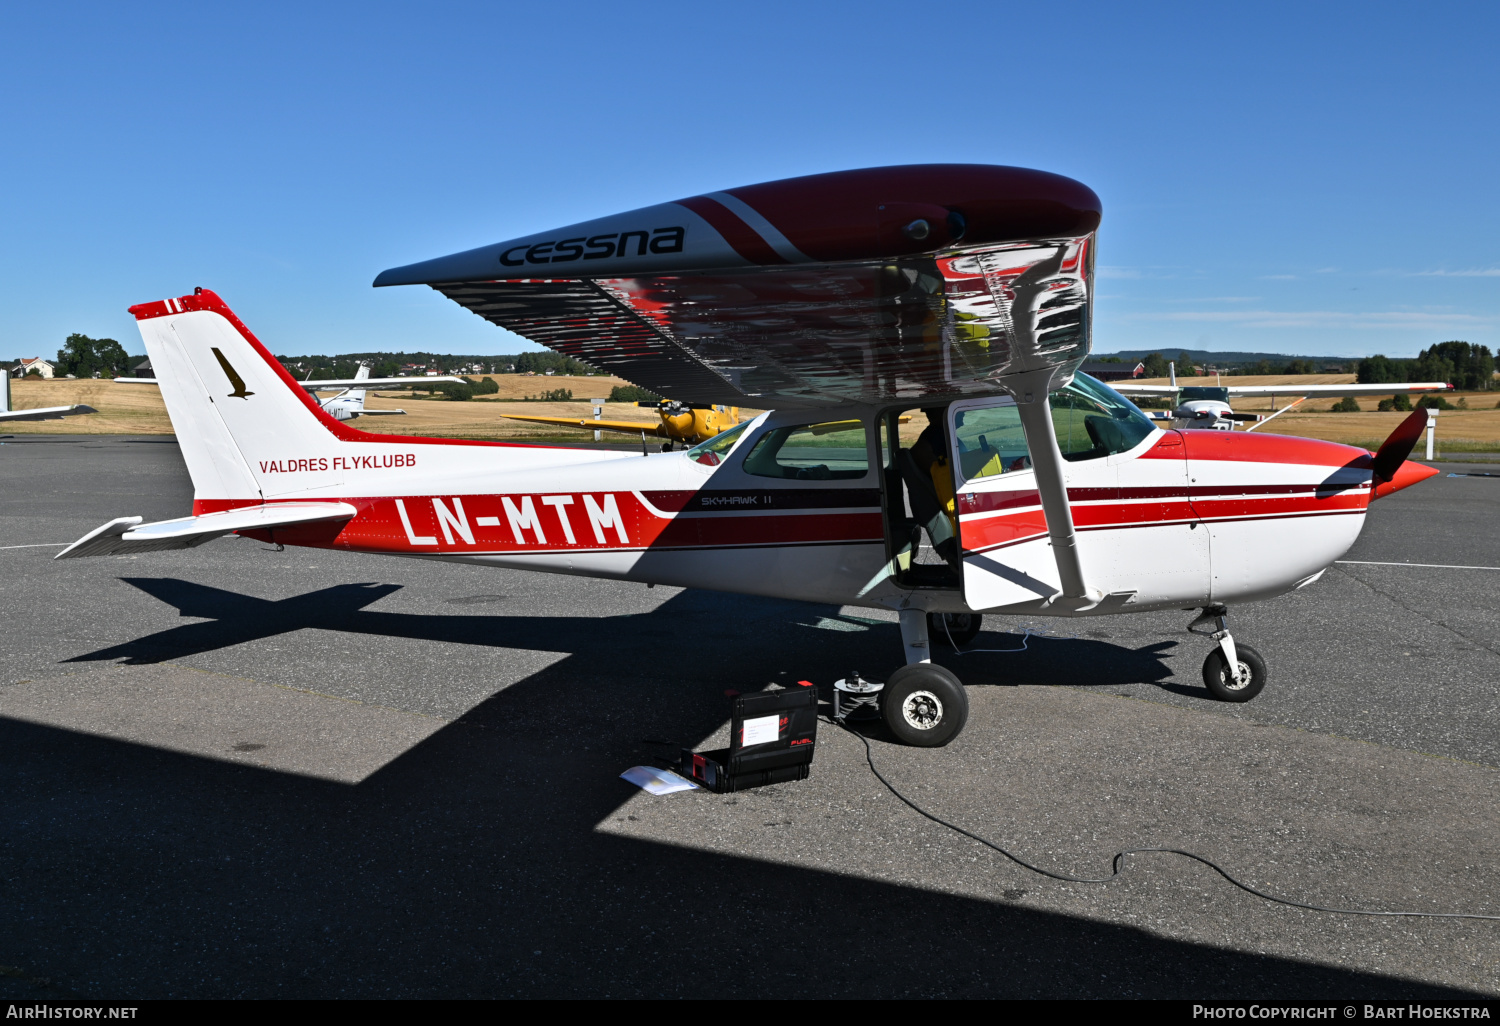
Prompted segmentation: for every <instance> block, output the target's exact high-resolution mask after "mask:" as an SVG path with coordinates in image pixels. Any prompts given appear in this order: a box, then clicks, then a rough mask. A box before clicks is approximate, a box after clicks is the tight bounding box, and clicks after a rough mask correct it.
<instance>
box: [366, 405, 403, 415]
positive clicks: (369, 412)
mask: <svg viewBox="0 0 1500 1026" xmlns="http://www.w3.org/2000/svg"><path fill="white" fill-rule="evenodd" d="M397 414H400V415H401V416H403V417H404V416H406V411H405V410H372V409H370V408H369V407H366V408H365V409H363V410H361V411H360V414H359V415H360V416H361V417H394V416H396V415H397Z"/></svg>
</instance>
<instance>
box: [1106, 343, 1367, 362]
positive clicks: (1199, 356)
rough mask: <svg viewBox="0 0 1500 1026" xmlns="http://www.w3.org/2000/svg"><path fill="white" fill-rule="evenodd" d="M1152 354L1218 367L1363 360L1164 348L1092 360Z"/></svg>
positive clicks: (1289, 354) (1136, 350) (1129, 357)
mask: <svg viewBox="0 0 1500 1026" xmlns="http://www.w3.org/2000/svg"><path fill="white" fill-rule="evenodd" d="M1152 353H1160V354H1161V355H1162V357H1163V358H1165V359H1168V360H1175V359H1177V355H1178V354H1179V353H1187V354H1188V357H1189V358H1190V359H1191V360H1192V361H1193V362H1194V363H1213V364H1218V365H1227V364H1240V363H1259V362H1260V361H1261V360H1271V361H1272V362H1275V363H1286V362H1287V361H1289V360H1306V361H1307V362H1309V363H1348V362H1350V361H1353V360H1362V359H1364V357H1362V356H1298V355H1297V354H1295V353H1240V352H1229V353H1214V352H1210V351H1208V350H1206V349H1182V348H1174V347H1164V348H1161V349H1121V350H1120V351H1119V352H1114V353H1100V352H1094V353H1090V354H1089V356H1090V358H1092V359H1095V360H1098V359H1102V358H1103V357H1106V356H1118V357H1120V358H1121V359H1125V360H1144V359H1145V358H1146V357H1148V356H1150V355H1151V354H1152Z"/></svg>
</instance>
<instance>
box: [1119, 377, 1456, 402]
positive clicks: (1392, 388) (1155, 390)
mask: <svg viewBox="0 0 1500 1026" xmlns="http://www.w3.org/2000/svg"><path fill="white" fill-rule="evenodd" d="M1109 387H1110V388H1113V389H1114V390H1115V391H1116V392H1119V393H1120V394H1121V395H1126V396H1130V395H1134V396H1141V397H1142V398H1152V397H1155V396H1173V395H1176V394H1177V393H1178V392H1180V391H1182V389H1183V387H1184V386H1181V385H1132V384H1131V383H1130V382H1128V381H1111V382H1110V383H1109ZM1186 387H1193V386H1186ZM1207 387H1209V388H1223V389H1226V390H1227V391H1228V392H1229V398H1231V399H1236V398H1238V399H1252V398H1256V397H1265V396H1292V395H1305V396H1309V397H1312V398H1318V397H1327V398H1330V399H1331V398H1335V397H1338V396H1346V395H1352V396H1361V395H1399V394H1401V393H1403V392H1404V393H1407V394H1416V393H1417V392H1451V391H1452V390H1453V386H1452V385H1448V384H1444V383H1443V382H1441V381H1423V382H1419V383H1416V384H1409V383H1401V384H1385V385H1209V386H1207Z"/></svg>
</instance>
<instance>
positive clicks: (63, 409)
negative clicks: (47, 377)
mask: <svg viewBox="0 0 1500 1026" xmlns="http://www.w3.org/2000/svg"><path fill="white" fill-rule="evenodd" d="M98 412H99V411H98V410H96V409H94V408H93V407H92V406H43V407H40V408H38V409H35V410H10V411H8V412H6V413H0V421H6V422H14V421H18V420H62V419H63V418H64V417H77V416H79V415H81V414H84V413H98Z"/></svg>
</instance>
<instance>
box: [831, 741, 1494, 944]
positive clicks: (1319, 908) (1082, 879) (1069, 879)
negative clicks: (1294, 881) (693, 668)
mask: <svg viewBox="0 0 1500 1026" xmlns="http://www.w3.org/2000/svg"><path fill="white" fill-rule="evenodd" d="M829 722H833V723H835V724H836V725H837V726H840V727H843V728H844V729H845V730H846V731H848V732H849V733H851V734H853V735H854V736H855V737H857V738H859V739H860V740H861V741H862V742H864V746H865V762H866V763H867V764H868V765H869V767H870V772H871V773H873V774H875V779H876V780H879V781H880V782H881V783H882V784H884V785H885V788H886V790H887V791H889V792H891V794H893V795H895V796H896V797H897V798H899V799H900V800H901V801H902V802H903V803H904V804H905V805H906V806H907V807H908V808H910V809H911V810H912V811H913V812H915V813H917V814H918V815H920V816H924V817H926V818H927V819H930V820H932V822H934V823H936V824H938V825H939V826H945V827H947V828H948V829H949V830H952V831H953V832H955V833H959V834H962V835H963V836H965V837H967V838H969V839H970V840H972V841H978V842H979V843H980V844H982V845H984V846H985V847H986V848H989V849H991V850H992V851H996V852H999V853H1000V854H1001V855H1004V856H1005V857H1006V858H1008V859H1010V860H1011V861H1012V862H1014V863H1015V864H1016V865H1018V866H1021V867H1023V868H1025V869H1029V870H1031V871H1032V872H1033V873H1039V874H1041V875H1042V876H1046V877H1051V878H1052V879H1053V880H1062V881H1064V882H1066V883H1088V884H1102V883H1109V882H1110V881H1111V880H1113V879H1115V878H1116V877H1118V876H1119V875H1120V872H1121V868H1120V866H1121V863H1122V862H1123V861H1124V859H1125V857H1126V856H1127V855H1154V854H1162V855H1181V856H1182V857H1183V858H1186V859H1192V860H1193V861H1194V862H1201V863H1202V864H1203V865H1205V866H1207V867H1208V868H1209V869H1212V870H1213V871H1214V872H1215V873H1218V874H1219V875H1220V876H1222V877H1223V878H1224V879H1225V880H1228V881H1229V882H1230V883H1231V884H1233V885H1234V886H1236V887H1238V888H1239V889H1240V890H1242V891H1244V892H1246V893H1247V894H1253V895H1255V896H1256V897H1257V898H1264V899H1265V900H1266V901H1270V902H1275V903H1276V904H1278V905H1290V906H1291V907H1292V908H1302V909H1307V910H1308V911H1311V912H1332V913H1335V914H1337V915H1343V916H1384V917H1389V918H1397V917H1407V918H1420V919H1491V920H1497V921H1500V915H1481V914H1479V913H1477V912H1379V911H1371V910H1368V909H1359V908H1329V907H1328V906H1326V905H1311V904H1308V903H1307V902H1303V901H1293V900H1292V899H1290V898H1278V897H1277V896H1276V895H1274V894H1267V893H1266V892H1265V891H1260V890H1256V889H1255V888H1254V887H1251V886H1250V885H1249V884H1247V883H1242V882H1241V881H1239V880H1236V879H1235V878H1234V877H1233V876H1231V875H1229V871H1228V870H1226V869H1225V868H1224V867H1223V866H1221V865H1219V864H1218V863H1216V862H1214V861H1213V860H1211V859H1206V858H1204V857H1203V856H1202V855H1196V854H1194V853H1193V852H1190V851H1183V850H1182V849H1181V848H1126V849H1124V850H1122V851H1119V852H1116V853H1115V857H1114V863H1113V872H1111V873H1110V874H1109V875H1108V876H1102V877H1098V878H1094V877H1086V876H1070V875H1069V874H1067V873H1054V872H1053V871H1052V870H1050V869H1043V868H1042V867H1041V866H1034V865H1032V864H1031V863H1030V862H1027V861H1026V860H1025V859H1023V858H1021V857H1020V856H1019V855H1017V854H1015V853H1014V852H1011V851H1007V850H1006V849H1005V848H1002V847H1000V845H998V844H996V843H995V842H993V841H988V840H986V839H984V838H983V837H980V836H979V835H978V834H976V833H973V832H972V831H969V830H965V829H964V828H963V827H961V826H958V825H957V824H955V823H950V822H948V821H947V820H946V819H943V818H942V817H941V816H936V815H934V814H932V813H931V812H928V811H927V810H926V809H924V808H922V806H920V805H918V804H917V803H916V802H914V801H912V800H911V799H910V798H908V797H906V795H904V794H902V793H901V792H900V791H898V790H896V785H894V784H892V783H891V782H890V781H889V780H887V779H886V778H885V777H884V775H882V774H881V772H880V770H878V769H876V768H875V753H874V751H873V750H872V749H871V748H870V739H869V738H867V737H865V736H864V735H863V734H861V733H860V732H859V731H857V730H854V729H853V728H852V727H849V726H847V725H846V724H843V723H839V722H838V721H829Z"/></svg>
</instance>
